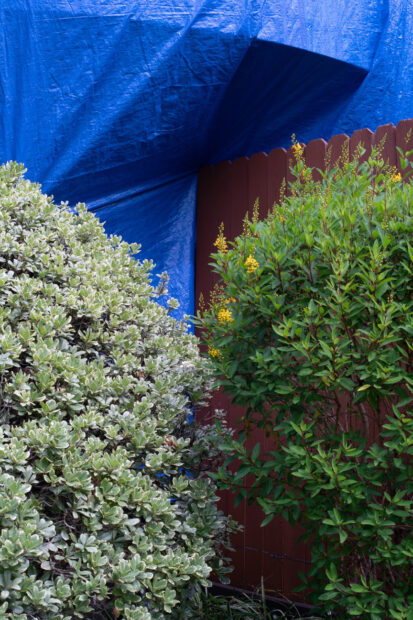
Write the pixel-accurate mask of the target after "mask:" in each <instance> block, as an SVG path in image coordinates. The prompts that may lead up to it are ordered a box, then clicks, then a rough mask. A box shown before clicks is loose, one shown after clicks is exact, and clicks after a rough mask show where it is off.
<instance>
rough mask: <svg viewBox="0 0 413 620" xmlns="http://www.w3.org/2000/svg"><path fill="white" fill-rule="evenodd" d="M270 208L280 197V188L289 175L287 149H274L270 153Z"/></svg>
mask: <svg viewBox="0 0 413 620" xmlns="http://www.w3.org/2000/svg"><path fill="white" fill-rule="evenodd" d="M267 170H268V208H269V209H272V207H273V205H274V203H277V202H278V201H279V199H280V189H281V186H282V183H283V181H284V182H285V177H286V175H287V151H286V150H285V149H274V150H272V151H270V153H269V154H268V162H267Z"/></svg>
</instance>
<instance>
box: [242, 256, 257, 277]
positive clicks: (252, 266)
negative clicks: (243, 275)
mask: <svg viewBox="0 0 413 620" xmlns="http://www.w3.org/2000/svg"><path fill="white" fill-rule="evenodd" d="M244 265H245V267H246V269H247V271H248V273H254V271H256V270H257V268H258V261H257V260H255V258H254V257H253V255H252V254H250V255H249V256H248V258H247V260H246V261H245V263H244Z"/></svg>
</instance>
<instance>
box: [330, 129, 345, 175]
mask: <svg viewBox="0 0 413 620" xmlns="http://www.w3.org/2000/svg"><path fill="white" fill-rule="evenodd" d="M349 142H350V138H349V137H348V135H347V134H345V133H339V134H337V135H336V136H332V137H331V138H330V140H329V141H328V144H327V154H326V168H334V167H335V166H339V165H340V162H342V161H343V160H348V149H349Z"/></svg>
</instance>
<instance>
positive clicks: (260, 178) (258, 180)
mask: <svg viewBox="0 0 413 620" xmlns="http://www.w3.org/2000/svg"><path fill="white" fill-rule="evenodd" d="M257 198H258V200H259V214H260V216H261V218H263V217H266V215H267V213H268V208H269V206H268V157H267V155H266V154H265V153H255V154H254V155H252V156H251V157H250V159H249V160H248V211H249V214H250V217H251V213H252V210H253V207H254V203H255V201H256V199H257ZM241 230H242V228H241ZM240 232H241V231H240Z"/></svg>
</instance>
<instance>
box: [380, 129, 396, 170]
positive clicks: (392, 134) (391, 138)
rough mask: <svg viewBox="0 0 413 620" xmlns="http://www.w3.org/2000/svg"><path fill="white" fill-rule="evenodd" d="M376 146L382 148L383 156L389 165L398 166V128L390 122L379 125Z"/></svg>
mask: <svg viewBox="0 0 413 620" xmlns="http://www.w3.org/2000/svg"><path fill="white" fill-rule="evenodd" d="M374 144H375V147H376V148H378V149H382V151H381V153H382V157H383V160H384V162H387V163H388V165H389V166H396V164H397V157H396V128H395V126H394V125H392V124H391V123H389V124H388V125H381V126H380V127H377V129H376V132H375V138H374Z"/></svg>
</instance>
